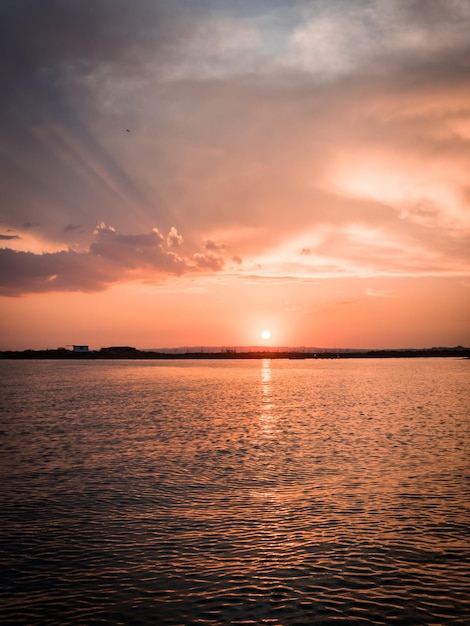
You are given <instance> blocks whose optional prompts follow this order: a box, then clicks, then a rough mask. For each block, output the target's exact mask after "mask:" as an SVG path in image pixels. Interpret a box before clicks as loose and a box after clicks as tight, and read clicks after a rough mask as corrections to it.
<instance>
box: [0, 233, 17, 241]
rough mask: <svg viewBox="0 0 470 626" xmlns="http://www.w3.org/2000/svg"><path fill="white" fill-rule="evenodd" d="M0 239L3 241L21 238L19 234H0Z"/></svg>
mask: <svg viewBox="0 0 470 626" xmlns="http://www.w3.org/2000/svg"><path fill="white" fill-rule="evenodd" d="M0 239H2V240H4V241H9V240H11V239H21V237H20V236H19V235H1V234H0Z"/></svg>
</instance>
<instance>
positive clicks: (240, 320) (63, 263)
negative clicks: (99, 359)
mask: <svg viewBox="0 0 470 626" xmlns="http://www.w3.org/2000/svg"><path fill="white" fill-rule="evenodd" d="M469 32H470V0H308V1H307V0H298V1H296V0H93V1H91V0H41V1H40V2H38V1H37V0H2V2H1V4H0V49H1V51H0V58H1V59H2V65H1V66H0V110H1V115H2V122H3V123H2V130H1V131H0V248H1V249H0V307H1V308H0V314H1V328H2V330H1V331H0V349H2V350H8V349H19V350H22V349H28V348H32V349H41V348H57V347H61V346H67V345H71V344H82V345H89V346H90V348H93V349H99V348H101V347H104V346H113V345H131V346H135V347H138V348H158V347H178V346H203V345H204V346H222V347H235V346H247V345H265V346H293V347H296V346H297V347H303V346H317V347H332V348H369V349H373V348H407V347H416V348H421V347H432V346H455V345H465V346H469V345H470V177H469V172H470V38H469V36H468V33H469ZM263 330H269V331H270V333H271V337H270V338H269V339H267V340H266V339H262V338H261V336H260V333H261V332H262V331H263Z"/></svg>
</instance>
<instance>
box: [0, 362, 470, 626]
mask: <svg viewBox="0 0 470 626" xmlns="http://www.w3.org/2000/svg"><path fill="white" fill-rule="evenodd" d="M0 368H1V391H2V399H3V402H2V404H3V413H2V418H1V426H0V428H1V432H0V436H1V439H0V442H1V457H0V458H1V475H0V489H1V496H0V500H1V501H0V505H1V508H0V528H1V544H0V562H1V563H2V566H1V567H2V570H3V575H2V583H1V586H0V622H1V623H3V624H30V625H33V624H61V625H65V624H168V625H177V624H280V625H281V624H282V625H286V626H287V625H294V624H336V623H339V624H341V623H344V624H346V623H348V624H406V625H411V624H436V625H437V624H469V623H470V597H469V583H468V581H469V580H470V540H469V536H470V534H469V526H470V525H469V519H470V518H469V509H470V466H469V465H470V464H469V441H470V424H469V414H470V410H469V409H470V400H469V393H468V380H469V368H470V362H469V361H468V360H467V361H465V360H458V359H383V360H375V359H365V360H341V359H339V360H331V361H330V360H318V361H316V360H301V361H289V360H285V361H284V360H272V361H271V360H263V361H225V362H220V361H80V362H72V361H3V362H0Z"/></svg>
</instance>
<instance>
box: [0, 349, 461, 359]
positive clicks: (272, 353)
mask: <svg viewBox="0 0 470 626" xmlns="http://www.w3.org/2000/svg"><path fill="white" fill-rule="evenodd" d="M423 357H424V358H427V357H441V358H442V357H460V358H470V348H464V347H462V346H458V347H456V348H423V349H402V350H401V349H394V350H363V351H349V350H347V351H344V350H338V351H333V350H325V351H317V352H306V351H300V350H292V351H282V352H280V351H276V350H275V349H273V350H260V351H252V352H246V351H245V352H242V351H240V352H237V351H236V350H222V351H220V352H158V351H153V350H152V351H149V350H137V349H136V348H130V347H129V348H127V347H125V348H120V347H117V348H102V349H101V350H89V351H87V352H73V351H72V350H66V349H65V348H59V349H57V350H23V351H13V350H7V351H3V352H0V359H59V360H64V359H67V360H109V359H127V360H144V359H145V360H211V359H212V360H242V359H298V360H299V359H338V358H339V359H371V358H373V359H379V358H408V359H409V358H423Z"/></svg>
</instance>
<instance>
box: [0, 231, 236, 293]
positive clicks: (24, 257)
mask: <svg viewBox="0 0 470 626" xmlns="http://www.w3.org/2000/svg"><path fill="white" fill-rule="evenodd" d="M8 238H11V237H8ZM224 265H225V258H224V257H222V256H216V255H212V254H207V253H204V254H199V253H197V254H195V255H193V256H192V257H180V256H178V255H177V254H175V253H174V252H172V251H171V250H169V249H167V248H166V247H165V245H164V237H163V236H162V235H161V234H160V233H159V232H158V230H156V229H154V230H153V231H151V232H149V233H143V234H138V235H123V234H119V233H117V232H116V231H115V229H114V228H112V227H108V226H106V225H105V224H102V223H101V224H99V225H98V227H97V229H96V231H95V241H94V242H93V243H92V244H91V245H90V248H89V250H88V251H84V252H76V251H73V250H62V251H58V252H52V253H43V254H35V253H32V252H23V251H15V250H11V249H8V248H3V249H0V268H1V269H0V294H2V295H6V296H17V295H22V294H24V293H31V292H32V293H35V292H47V291H85V292H93V291H103V290H104V289H106V288H107V287H109V285H111V284H113V283H115V282H119V281H122V280H126V279H127V278H128V277H129V276H131V275H132V277H133V278H134V279H139V277H140V278H146V279H151V278H153V279H156V280H157V279H161V278H162V277H163V276H165V275H182V274H186V273H198V272H201V271H202V272H218V271H220V270H222V269H223V267H224Z"/></svg>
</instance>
